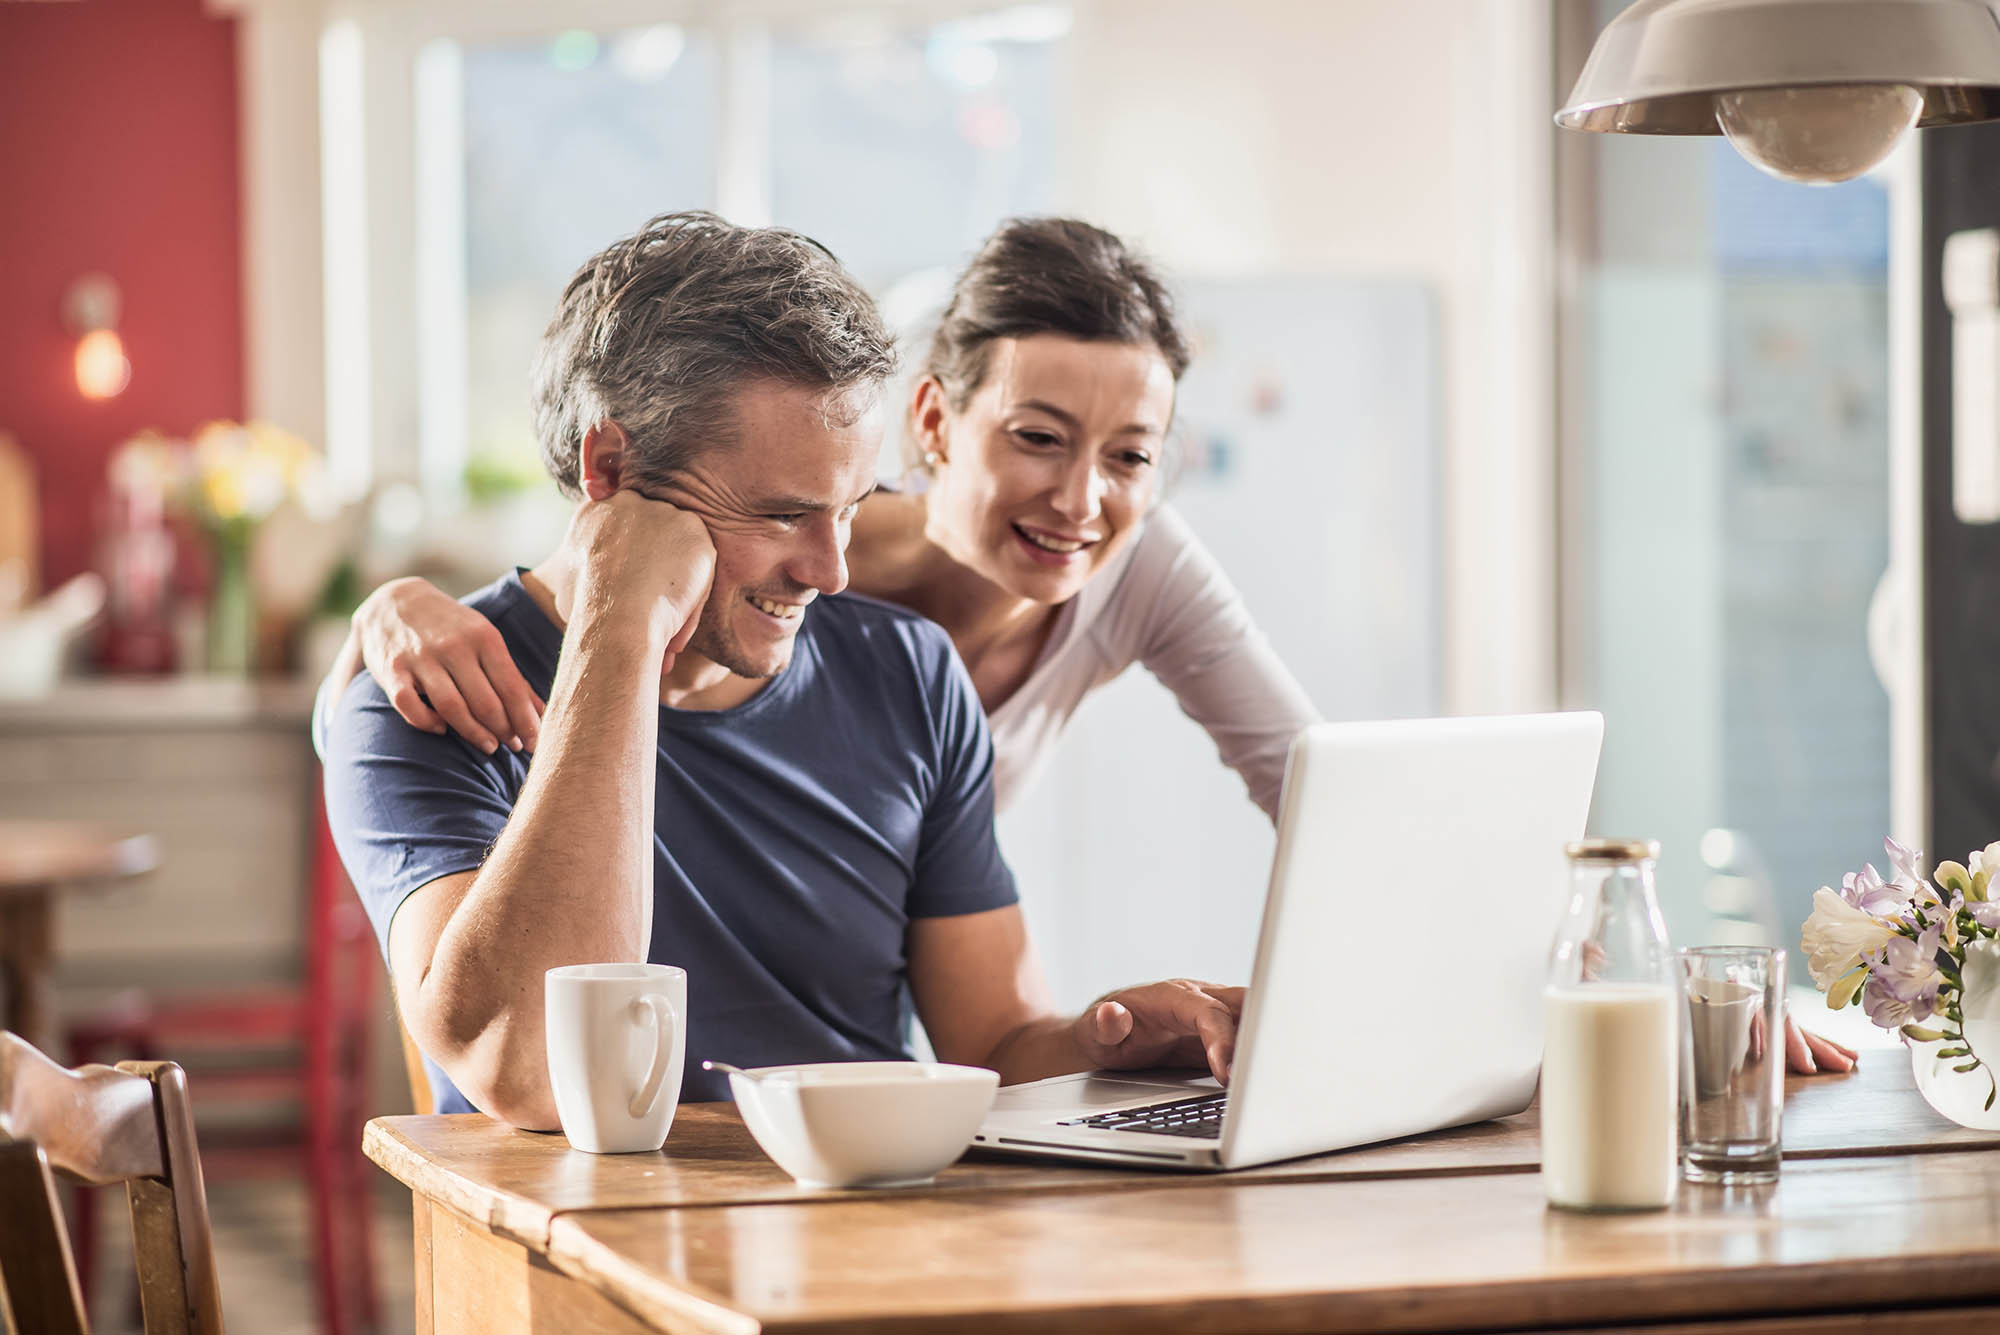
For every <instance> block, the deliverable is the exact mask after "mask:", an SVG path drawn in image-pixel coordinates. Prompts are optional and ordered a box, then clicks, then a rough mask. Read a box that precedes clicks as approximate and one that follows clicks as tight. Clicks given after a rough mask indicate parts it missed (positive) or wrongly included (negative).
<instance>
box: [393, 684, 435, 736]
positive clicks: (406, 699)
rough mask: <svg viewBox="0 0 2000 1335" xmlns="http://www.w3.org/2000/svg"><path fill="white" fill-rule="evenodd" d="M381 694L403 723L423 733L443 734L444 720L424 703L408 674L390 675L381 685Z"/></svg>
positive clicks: (421, 695)
mask: <svg viewBox="0 0 2000 1335" xmlns="http://www.w3.org/2000/svg"><path fill="white" fill-rule="evenodd" d="M382 688H383V694H385V695H387V696H388V697H389V704H390V706H391V707H393V708H394V709H395V711H396V712H397V713H398V714H401V715H402V716H403V722H405V723H407V724H409V725H410V726H411V727H413V728H417V729H420V730H422V731H424V732H443V731H444V720H443V719H440V718H439V717H438V716H437V714H436V712H435V711H433V710H432V709H431V707H430V706H429V705H427V704H425V703H424V697H423V694H422V693H421V692H420V691H418V690H417V683H416V679H415V678H414V677H412V676H411V675H410V674H409V673H408V672H401V671H399V672H394V673H391V674H390V676H389V679H388V680H387V681H385V682H383V683H382Z"/></svg>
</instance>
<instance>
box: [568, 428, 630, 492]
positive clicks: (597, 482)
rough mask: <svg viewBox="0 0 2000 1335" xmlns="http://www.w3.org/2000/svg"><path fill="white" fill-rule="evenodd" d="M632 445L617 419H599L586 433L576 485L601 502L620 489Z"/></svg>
mask: <svg viewBox="0 0 2000 1335" xmlns="http://www.w3.org/2000/svg"><path fill="white" fill-rule="evenodd" d="M631 444H632V442H631V440H630V439H629V438H628V437H627V436H626V435H625V428H624V427H622V426H619V425H618V424H617V423H616V422H599V423H598V424H597V425H596V426H594V427H592V428H590V430H588V431H586V432H584V433H583V448H582V449H580V450H578V451H577V453H576V473H577V477H576V484H577V488H578V490H580V491H582V492H583V494H584V496H585V497H586V498H588V499H590V500H593V501H601V500H605V499H607V498H608V497H610V496H611V495H613V494H614V493H616V492H617V490H618V486H619V483H620V481H621V480H622V479H623V477H624V475H625V451H626V450H627V449H629V448H630V447H631Z"/></svg>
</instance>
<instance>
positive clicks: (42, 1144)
mask: <svg viewBox="0 0 2000 1335" xmlns="http://www.w3.org/2000/svg"><path fill="white" fill-rule="evenodd" d="M51 1167H54V1168H55V1169H57V1170H58V1171H60V1172H62V1173H63V1174H64V1175H66V1176H68V1177H71V1178H74V1179H76V1180H78V1181H81V1182H87V1183H90V1184H91V1185H93V1186H101V1185H104V1184H107V1183H111V1182H123V1183H124V1184H125V1190H126V1195H127V1197H128V1198H129V1199H130V1201H131V1205H132V1249H133V1252H134V1254H135V1257H136V1259H137V1262H138V1269H139V1299H140V1304H141V1307H142V1309H143V1311H144V1313H145V1318H146V1331H147V1335H159V1333H160V1332H165V1331H173V1332H183V1331H185V1332H191V1333H192V1335H221V1331H222V1310H221V1305H220V1301H219V1294H218V1291H217V1287H216V1282H215V1244H214V1240H213V1238H212V1237H211V1235H210V1233H209V1224H208V1197H207V1195H206V1193H204V1192H203V1190H202V1183H201V1160H200V1159H199V1158H197V1157H196V1154H195V1141H194V1115H193V1111H192V1108H191V1107H190V1105H189V1102H188V1091H187V1077H186V1076H185V1075H184V1074H183V1073H182V1071H181V1068H180V1067H178V1066H176V1065H174V1063H172V1062H121V1063H120V1064H119V1065H118V1067H117V1069H115V1070H114V1069H112V1068H111V1067H109V1066H82V1067H78V1068H77V1069H76V1070H74V1071H71V1070H66V1069H65V1068H63V1067H61V1066H58V1065H57V1064H56V1063H55V1062H53V1061H50V1060H49V1059H48V1058H47V1057H45V1056H43V1055H42V1054H41V1053H40V1052H39V1051H37V1050H36V1049H35V1047H34V1046H33V1045H31V1044H30V1043H29V1042H28V1041H27V1040H26V1039H23V1038H21V1037H19V1036H18V1035H15V1034H11V1033H7V1032H5V1031H0V1287H4V1290H5V1293H6V1297H7V1303H8V1305H9V1308H10V1311H11V1314H12V1317H13V1323H14V1328H15V1330H17V1331H22V1332H28V1331H33V1332H37V1333H38V1335H39V1332H43V1331H48V1332H53V1333H60V1335H69V1333H70V1332H76V1333H77V1335H82V1333H83V1332H86V1331H87V1330H88V1329H89V1327H88V1325H87V1323H86V1318H85V1316H84V1311H83V1295H82V1291H81V1289H80V1288H79V1286H78V1284H77V1278H76V1265H75V1262H74V1261H73V1259H72V1258H71V1256H70V1249H69V1235H68V1231H67V1230H66V1229H65V1228H64V1226H63V1222H62V1213H61V1209H60V1207H59V1205H58V1203H57V1200H56V1192H55V1181H54V1179H53V1178H52V1177H51V1176H50V1172H49V1170H50V1168H51Z"/></svg>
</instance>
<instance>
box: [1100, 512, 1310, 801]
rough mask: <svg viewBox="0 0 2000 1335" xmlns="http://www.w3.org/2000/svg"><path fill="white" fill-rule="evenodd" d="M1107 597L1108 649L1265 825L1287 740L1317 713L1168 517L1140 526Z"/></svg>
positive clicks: (1189, 537)
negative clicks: (1246, 794) (1126, 661)
mask: <svg viewBox="0 0 2000 1335" xmlns="http://www.w3.org/2000/svg"><path fill="white" fill-rule="evenodd" d="M1114 598H1115V599H1116V600H1117V602H1119V603H1120V604H1122V606H1110V607H1106V608H1105V610H1104V614H1103V615H1104V616H1105V617H1106V618H1109V619H1110V620H1109V624H1108V626H1107V627H1106V629H1107V631H1108V633H1109V635H1110V637H1111V638H1112V640H1113V641H1114V642H1115V644H1114V647H1115V646H1116V645H1122V646H1123V648H1124V651H1125V652H1128V653H1129V654H1130V655H1131V657H1133V658H1136V659H1137V660H1138V661H1139V662H1141V663H1144V664H1145V666H1146V668H1147V670H1148V671H1150V672H1151V673H1152V674H1153V675H1154V676H1155V677H1158V678H1159V679H1160V681H1161V682H1162V683H1163V684H1164V685H1165V686H1166V687H1167V689H1169V690H1171V691H1172V692H1173V693H1174V697H1175V699H1177V700H1178V701H1179V702H1180V706H1181V710H1182V711H1183V712H1184V713H1186V714H1187V716H1188V717H1189V718H1191V719H1193V720H1194V721H1195V722H1196V723H1199V724H1200V725H1201V726H1202V727H1203V729H1205V730H1206V731H1207V733H1208V735H1209V737H1210V738H1211V739H1212V740H1213V741H1214V742H1215V747H1216V750H1217V752H1218V753H1220V755H1221V758H1222V762H1223V763H1224V764H1225V765H1228V766H1229V767H1230V768H1231V769H1233V770H1235V771H1236V772H1237V774H1238V775H1240V776H1241V777H1242V779H1243V783H1244V786H1245V787H1246V788H1248V789H1249V791H1250V797H1251V800H1252V801H1254V802H1256V803H1257V805H1258V806H1259V807H1261V808H1263V810H1264V814H1265V815H1267V816H1269V817H1270V818H1271V819H1272V821H1273V822H1275V821H1276V820H1277V819H1278V799H1279V795H1280V791H1281V789H1282V788H1283V786H1284V779H1285V756H1286V754H1287V752H1289V751H1290V749H1291V745H1292V739H1293V738H1294V737H1296V736H1298V734H1299V732H1300V730H1301V729H1303V728H1305V727H1307V726H1309V725H1311V724H1314V723H1317V722H1319V721H1320V714H1319V711H1318V710H1317V709H1315V708H1314V707H1313V703H1312V701H1311V699H1309V698H1308V697H1307V695H1306V692H1305V688H1304V687H1303V686H1301V685H1299V681H1298V678H1296V677H1294V676H1293V675H1292V674H1291V671H1290V670H1289V669H1288V668H1286V666H1285V665H1284V663H1283V661H1281V660H1280V659H1279V657H1278V655H1277V653H1276V652H1275V651H1274V650H1273V649H1272V648H1271V645H1270V642H1269V641H1268V640H1266V639H1265V638H1264V633H1263V632H1262V631H1261V630H1259V629H1258V628H1257V625H1256V623H1255V622H1254V621H1252V620H1251V618H1250V612H1249V609H1247V608H1245V607H1244V606H1243V598H1242V596H1241V595H1240V594H1238V593H1237V592H1236V588H1235V586H1234V585H1233V584H1231V583H1230V582H1229V577H1228V576H1227V575H1225V574H1224V573H1223V571H1222V567H1221V566H1220V565H1219V564H1217V562H1216V560H1215V558H1214V557H1213V556H1211V555H1210V554H1209V552H1208V549H1207V548H1205V547H1203V546H1202V545H1201V542H1200V540H1199V539H1197V538H1196V537H1195V536H1194V534H1193V532H1191V531H1190V530H1189V528H1188V526H1187V523H1186V521H1184V520H1183V519H1181V517H1180V516H1179V515H1178V514H1176V513H1175V512H1174V511H1173V510H1172V508H1170V507H1168V506H1164V505H1163V506H1161V507H1160V508H1159V509H1158V510H1157V511H1155V512H1154V513H1153V515H1152V517H1151V518H1150V519H1149V520H1148V521H1147V524H1146V531H1145V532H1144V533H1143V534H1141V535H1140V538H1139V546H1138V548H1137V549H1136V550H1135V551H1134V552H1133V554H1132V567H1131V569H1130V570H1128V571H1127V572H1126V573H1125V577H1124V579H1123V580H1121V581H1120V585H1119V588H1118V591H1117V593H1116V594H1115V595H1114Z"/></svg>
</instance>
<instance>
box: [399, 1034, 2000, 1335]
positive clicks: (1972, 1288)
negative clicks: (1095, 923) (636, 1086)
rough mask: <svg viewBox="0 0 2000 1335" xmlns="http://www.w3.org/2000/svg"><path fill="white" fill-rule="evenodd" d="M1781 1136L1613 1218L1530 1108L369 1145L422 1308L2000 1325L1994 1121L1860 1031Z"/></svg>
mask: <svg viewBox="0 0 2000 1335" xmlns="http://www.w3.org/2000/svg"><path fill="white" fill-rule="evenodd" d="M1785 1139H1786V1160H1787V1162H1786V1164H1785V1167H1784V1171H1783V1174H1782V1177H1781V1180H1780V1181H1779V1182H1778V1183H1777V1184H1776V1185H1775V1186H1773V1187H1768V1188H1755V1189H1742V1188H1739V1189H1733V1190H1724V1189H1721V1188H1701V1187H1689V1188H1687V1189H1686V1190H1685V1191H1683V1193H1682V1196H1681V1200H1680V1202H1679V1204H1678V1205H1677V1206H1676V1207H1675V1208H1674V1209H1672V1210H1670V1211H1665V1212H1660V1213H1653V1214H1635V1215H1599V1216H1589V1215H1576V1214H1567V1213H1564V1212H1561V1211H1552V1210H1548V1209H1547V1208H1545V1206H1544V1204H1543V1200H1542V1194H1541V1179H1540V1177H1539V1175H1538V1173H1537V1172H1536V1166H1537V1125H1536V1119H1535V1115H1534V1112H1533V1110H1530V1111H1529V1112H1528V1113H1524V1114H1522V1115H1521V1116H1519V1117H1514V1118H1507V1119H1503V1120H1502V1121H1499V1122H1489V1123H1485V1124H1482V1125H1480V1126H1477V1127H1467V1128H1461V1129H1459V1130H1456V1131H1450V1132H1442V1133H1438V1134H1437V1135H1433V1136H1420V1137H1414V1138H1412V1139H1410V1140H1406V1141H1400V1142H1396V1143H1394V1144H1390V1145H1382V1146H1374V1147H1370V1148H1366V1149H1361V1150H1354V1151H1349V1152H1347V1153H1343V1154H1332V1155H1322V1156H1319V1157H1317V1158H1312V1159H1305V1160H1298V1161H1294V1162H1291V1163H1286V1164H1273V1165H1269V1166H1266V1167H1264V1168H1259V1169H1251V1170H1246V1171H1243V1172H1239V1173H1231V1174H1227V1175H1221V1176H1213V1175H1196V1174H1168V1173H1152V1172H1145V1171H1136V1170H1125V1169H1117V1168H1105V1167H1097V1166H1084V1165H1078V1166H1066V1165H1044V1164H1036V1163H1030V1162H1026V1161H1018V1160H1008V1159H1000V1158H993V1157H970V1158H967V1159H964V1160H962V1161H960V1162H959V1163H958V1164H956V1165H954V1166H953V1167H951V1168H949V1169H947V1170H946V1171H945V1172H944V1173H942V1174H940V1175H939V1177H938V1179H937V1181H936V1182H935V1183H934V1184H933V1185H932V1186H930V1187H928V1188H921V1189H916V1190H902V1191H894V1192H868V1191H815V1190H806V1189H803V1188H800V1187H798V1186H797V1185H796V1184H794V1183H793V1182H792V1180H791V1179H790V1178H789V1177H787V1176H785V1174H784V1173H783V1172H782V1171H780V1170H779V1169H778V1168H777V1167H776V1166H775V1165H774V1164H772V1163H771V1162H770V1161H769V1160H768V1159H766V1158H765V1157H764V1155H763V1153H762V1152H761V1151H760V1150H758V1149H757V1147H756V1145H755V1144H754V1143H753V1142H752V1141H751V1140H750V1138H749V1136H748V1134H747V1133H746V1132H745V1131H744V1130H743V1127H742V1124H741V1122H740V1121H739V1120H738V1119H737V1116H736V1112H735V1108H734V1107H733V1105H730V1104H690V1105H686V1106H684V1107H682V1108H681V1110H680V1112H679V1114H678V1116H677V1118H676V1120H675V1123H674V1128H673V1134H672V1135H671V1136H670V1137H669V1138H668V1141H667V1147H666V1149H665V1150H664V1151H662V1152H661V1153H659V1154H639V1155H603V1156H599V1155H589V1154H582V1153H579V1152H576V1151H572V1150H570V1149H569V1148H568V1145H567V1143H566V1142H565V1141H564V1140H563V1139H562V1138H561V1137H560V1136H538V1135H531V1134H529V1133H526V1132H520V1131H514V1130H511V1129H509V1128H507V1127H504V1126H501V1125H500V1124H498V1123H496V1122H492V1121H490V1120H488V1119H486V1118H483V1117H478V1116H458V1117H390V1118H381V1119H378V1120H376V1121H374V1122H371V1123H370V1124H369V1127H368V1133H367V1141H366V1145H367V1150H368V1154H369V1156H370V1157H371V1158H373V1159H374V1160H375V1161H376V1162H377V1163H378V1164H380V1165H382V1166H383V1167H384V1168H385V1169H387V1170H388V1171H389V1172H390V1173H392V1174H393V1175H394V1176H396V1177H397V1178H398V1179H399V1180H401V1181H402V1182H404V1183H405V1184H407V1185H408V1186H410V1187H411V1189H412V1192H413V1201H414V1206H415V1212H416V1225H417V1229H416V1237H417V1329H418V1331H419V1332H420V1333H425V1332H460V1331H467V1332H469V1331H487V1330H531V1331H583V1330H589V1331H717V1332H746V1333H747V1332H750V1331H755V1330H758V1329H760V1328H762V1329H765V1330H773V1331H813V1332H835V1331H856V1332H858V1331H886V1330H893V1331H1078V1332H1081V1331H1178V1330H1184V1331H1231V1332H1235V1331H1258V1330H1263V1331H1349V1330H1354V1331H1359V1330H1510V1329H1529V1328H1538V1327H1547V1326H1554V1325H1575V1326H1583V1325H1588V1326H1592V1327H1595V1328H1604V1327H1619V1326H1639V1325H1642V1324H1643V1325H1646V1326H1647V1328H1648V1329H1649V1330H1651V1331H1654V1332H1656V1333H1657V1332H1662V1331H1679V1330H1696V1329H1699V1330H1721V1329H1734V1330H1743V1331H1758V1332H1766V1333H1768V1335H1779V1333H1780V1332H1785V1333H1787V1335H1807V1333H1808V1332H1809V1333H1810V1335H1830V1333H1831V1332H1836V1331H1850V1330H1853V1331H1858V1330H1860V1329H1861V1328H1862V1325H1863V1323H1864V1322H1867V1323H1871V1324H1867V1329H1868V1330H1870V1331H1882V1330H1887V1329H1891V1328H1898V1329H1912V1330H1936V1331H1938V1332H1941V1333H1942V1332H1945V1331H1951V1332H1954V1335H1969V1333H1970V1332H1972V1331H1975V1330H1984V1329H2000V1152H1996V1151H2000V1135H1994V1134H1992V1133H1981V1132H1973V1131H1968V1130H1966V1129H1964V1128H1961V1127H1956V1126H1953V1125H1952V1124H1950V1123H1948V1122H1946V1121H1944V1120H1943V1119H1942V1118H1939V1117H1938V1116H1936V1114H1934V1113H1932V1112H1931V1110H1930V1109H1929V1107H1928V1106H1926V1105H1925V1104H1924V1103H1923V1101H1922V1100H1921V1098H1919V1097H1918V1095H1917V1094H1916V1092H1915V1090H1914V1089H1913V1088H1912V1086H1911V1083H1910V1074H1909V1064H1908V1062H1907V1061H1906V1060H1903V1059H1902V1054H1900V1053H1895V1052H1879V1053H1877V1052H1871V1053H1869V1054H1867V1059H1866V1060H1865V1061H1864V1064H1863V1067H1862V1069H1861V1070H1860V1071H1859V1072H1858V1073H1857V1074H1855V1075H1853V1076H1851V1077H1844V1078H1843V1077H1837V1076H1821V1077H1815V1078H1812V1079H1808V1080H1798V1079H1794V1080H1793V1081H1792V1082H1791V1085H1790V1088H1789V1090H1788V1093H1787V1101H1786V1136H1785ZM1885 1309H1886V1310H1888V1311H1891V1312H1895V1313H1898V1314H1899V1315H1898V1317H1897V1320H1896V1322H1895V1323H1893V1327H1892V1326H1891V1325H1884V1324H1882V1320H1883V1314H1884V1310H1885ZM1651 1323H1670V1324H1666V1325H1657V1324H1651Z"/></svg>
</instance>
